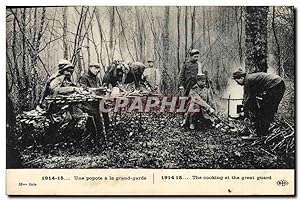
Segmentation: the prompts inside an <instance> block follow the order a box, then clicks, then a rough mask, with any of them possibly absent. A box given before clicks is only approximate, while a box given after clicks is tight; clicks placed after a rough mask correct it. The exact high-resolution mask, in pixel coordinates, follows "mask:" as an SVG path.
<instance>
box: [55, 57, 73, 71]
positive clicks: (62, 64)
mask: <svg viewBox="0 0 300 201" xmlns="http://www.w3.org/2000/svg"><path fill="white" fill-rule="evenodd" d="M68 68H73V69H74V66H73V64H72V63H71V62H70V61H68V60H65V59H62V60H60V61H59V62H58V70H59V71H64V70H66V69H68Z"/></svg>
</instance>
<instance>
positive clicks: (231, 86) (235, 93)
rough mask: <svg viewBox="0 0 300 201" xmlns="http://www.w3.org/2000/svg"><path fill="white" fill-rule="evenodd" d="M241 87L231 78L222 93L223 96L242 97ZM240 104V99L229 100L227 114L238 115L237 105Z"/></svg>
mask: <svg viewBox="0 0 300 201" xmlns="http://www.w3.org/2000/svg"><path fill="white" fill-rule="evenodd" d="M243 93H244V92H243V87H242V86H240V85H238V84H237V83H236V82H235V81H234V80H233V79H230V80H229V81H228V87H227V88H226V90H225V91H224V93H223V97H224V98H229V96H230V98H231V99H241V98H243ZM239 104H242V100H238V101H236V100H230V104H229V115H230V116H231V117H238V114H237V105H239ZM227 111H228V102H226V112H227Z"/></svg>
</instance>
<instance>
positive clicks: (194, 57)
mask: <svg viewBox="0 0 300 201" xmlns="http://www.w3.org/2000/svg"><path fill="white" fill-rule="evenodd" d="M199 54H200V52H199V50H196V49H192V50H191V51H190V60H189V61H187V62H185V63H184V64H183V66H182V68H181V71H180V75H179V90H180V92H181V94H183V95H185V96H188V94H189V92H190V89H191V88H192V85H193V84H192V82H191V81H192V80H196V76H197V74H203V69H202V64H201V63H200V62H199Z"/></svg>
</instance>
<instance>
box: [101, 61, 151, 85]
mask: <svg viewBox="0 0 300 201" xmlns="http://www.w3.org/2000/svg"><path fill="white" fill-rule="evenodd" d="M145 68H146V66H145V64H143V63H141V62H132V63H128V64H125V63H123V62H117V61H114V62H113V63H112V64H111V65H110V67H109V70H108V71H107V72H106V73H105V75H104V77H103V84H104V85H106V86H109V85H111V86H112V87H116V86H119V85H124V84H131V83H133V84H134V87H135V89H139V88H140V82H141V80H142V74H143V73H144V70H145Z"/></svg>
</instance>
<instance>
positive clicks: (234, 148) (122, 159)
mask: <svg viewBox="0 0 300 201" xmlns="http://www.w3.org/2000/svg"><path fill="white" fill-rule="evenodd" d="M181 120H182V116H180V115H173V114H165V116H163V115H160V116H156V115H152V116H151V117H149V116H146V115H145V116H142V117H141V124H139V117H138V115H135V116H134V117H133V116H129V115H126V114H125V115H123V116H122V117H121V118H117V120H116V121H115V122H116V125H113V127H112V128H111V129H110V130H108V132H107V134H106V135H107V136H106V138H107V139H106V143H103V140H99V141H96V142H95V141H92V140H90V139H89V138H85V140H81V142H80V143H76V142H74V143H73V142H71V141H70V140H65V141H64V142H60V143H58V144H56V145H54V147H51V148H50V149H49V150H46V152H45V150H42V149H41V148H39V147H32V146H30V147H27V148H25V149H24V150H22V152H21V155H22V159H23V166H24V167H25V168H199V169H201V168H205V169H208V168H224V169H226V168H249V169H251V168H293V167H294V159H292V158H291V157H289V156H287V155H285V154H278V153H277V154H276V153H272V152H271V151H270V149H269V147H268V144H265V143H263V142H257V141H253V140H252V141H246V140H243V139H242V138H241V135H240V134H239V133H230V132H222V131H221V130H220V129H216V128H211V127H209V128H208V127H201V126H198V128H197V127H196V129H195V130H194V131H191V130H189V129H186V128H181V127H180V122H181Z"/></svg>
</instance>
